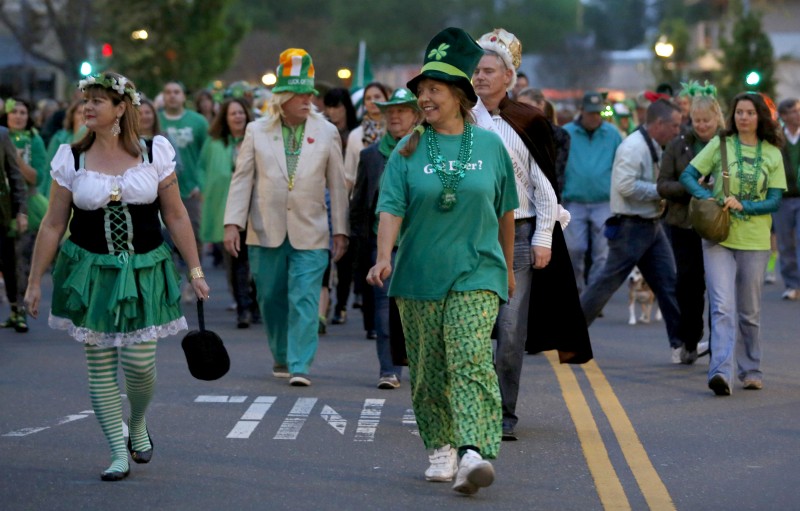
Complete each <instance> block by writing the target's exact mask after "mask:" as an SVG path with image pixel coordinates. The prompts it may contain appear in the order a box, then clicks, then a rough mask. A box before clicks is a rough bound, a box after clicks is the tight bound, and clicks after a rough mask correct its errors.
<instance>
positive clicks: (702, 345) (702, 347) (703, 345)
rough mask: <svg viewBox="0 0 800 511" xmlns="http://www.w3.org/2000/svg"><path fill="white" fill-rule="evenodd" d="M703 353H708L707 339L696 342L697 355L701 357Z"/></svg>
mask: <svg viewBox="0 0 800 511" xmlns="http://www.w3.org/2000/svg"><path fill="white" fill-rule="evenodd" d="M703 355H708V341H700V342H698V343H697V356H698V357H702V356H703Z"/></svg>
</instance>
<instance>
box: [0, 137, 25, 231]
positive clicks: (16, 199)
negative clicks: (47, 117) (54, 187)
mask: <svg viewBox="0 0 800 511" xmlns="http://www.w3.org/2000/svg"><path fill="white" fill-rule="evenodd" d="M0 179H2V180H3V182H2V183H0V200H3V201H10V205H9V204H6V205H7V206H10V208H9V211H10V216H11V219H13V218H14V217H16V216H17V214H18V213H27V211H28V206H27V202H26V200H27V187H26V186H25V179H24V178H23V177H22V173H21V172H20V170H19V165H17V148H16V147H14V143H13V142H11V137H10V136H9V134H8V129H6V128H4V127H2V126H0ZM6 227H8V226H7V225H0V229H2V230H3V231H5V228H6Z"/></svg>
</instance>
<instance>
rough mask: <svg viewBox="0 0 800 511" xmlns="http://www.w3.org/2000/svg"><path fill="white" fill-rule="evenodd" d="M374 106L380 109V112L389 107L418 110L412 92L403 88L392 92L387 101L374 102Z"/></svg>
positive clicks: (415, 98)
mask: <svg viewBox="0 0 800 511" xmlns="http://www.w3.org/2000/svg"><path fill="white" fill-rule="evenodd" d="M375 106H377V107H378V108H380V110H381V112H383V111H384V110H386V109H387V108H389V107H390V106H407V107H410V108H413V109H414V110H419V105H418V104H417V97H416V96H415V95H414V93H413V92H411V91H410V90H408V89H406V88H405V87H398V88H396V89H395V90H394V92H392V97H390V98H389V100H388V101H376V102H375Z"/></svg>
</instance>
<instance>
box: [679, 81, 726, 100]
mask: <svg viewBox="0 0 800 511" xmlns="http://www.w3.org/2000/svg"><path fill="white" fill-rule="evenodd" d="M681 87H682V89H681V92H680V93H679V94H678V95H679V96H688V97H690V98H692V97H694V96H711V97H712V98H716V97H717V88H716V87H715V86H714V85H712V84H710V83H708V80H706V82H705V84H703V85H700V82H698V81H697V80H692V81H690V82H689V83H683V82H681Z"/></svg>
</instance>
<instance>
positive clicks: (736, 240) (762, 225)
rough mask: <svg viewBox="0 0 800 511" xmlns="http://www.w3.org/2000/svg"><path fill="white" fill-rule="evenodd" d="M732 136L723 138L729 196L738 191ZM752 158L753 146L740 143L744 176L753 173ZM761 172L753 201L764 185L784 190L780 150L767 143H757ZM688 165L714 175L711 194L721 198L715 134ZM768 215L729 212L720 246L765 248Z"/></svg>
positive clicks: (769, 224) (762, 192) (761, 194)
mask: <svg viewBox="0 0 800 511" xmlns="http://www.w3.org/2000/svg"><path fill="white" fill-rule="evenodd" d="M734 137H735V135H734V136H729V137H726V142H727V143H726V146H727V149H728V172H729V174H730V193H731V195H733V196H739V195H740V194H741V182H740V179H739V172H740V169H739V162H738V161H737V159H736V148H735V140H734ZM755 158H756V147H755V146H748V145H744V144H742V167H744V168H743V172H744V173H745V175H748V174H749V175H752V174H753V173H754V172H755V169H754V168H753V163H754V161H755ZM761 158H762V160H763V162H762V163H761V171H760V173H759V176H758V183H757V186H756V190H757V192H758V199H757V200H764V198H765V197H766V196H767V189H768V188H778V189H780V190H786V174H785V172H784V170H783V155H781V152H780V150H779V149H778V148H777V147H775V146H774V145H772V144H770V143H769V142H766V141H764V142H762V143H761ZM691 165H692V166H693V167H694V168H696V169H697V170H698V171H699V172H700V174H702V175H704V176H707V175H708V174H711V175H712V176H713V178H714V197H715V198H717V199H719V200H722V199H723V198H724V196H725V194H724V193H723V190H722V170H721V168H722V160H721V154H720V150H719V137H718V136H717V137H714V138H713V139H711V141H710V142H709V143H708V144H706V147H705V148H704V149H703V150H702V151H700V153H698V154H697V156H695V157H694V159H693V160H692V162H691ZM771 227H772V215H769V214H767V215H752V216H748V217H746V218H739V217H737V216H736V215H731V229H730V234H728V238H727V239H726V240H725V241H723V242H722V243H720V244H721V245H722V246H724V247H728V248H733V249H737V250H769V249H770V242H769V235H770V228H771Z"/></svg>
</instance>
